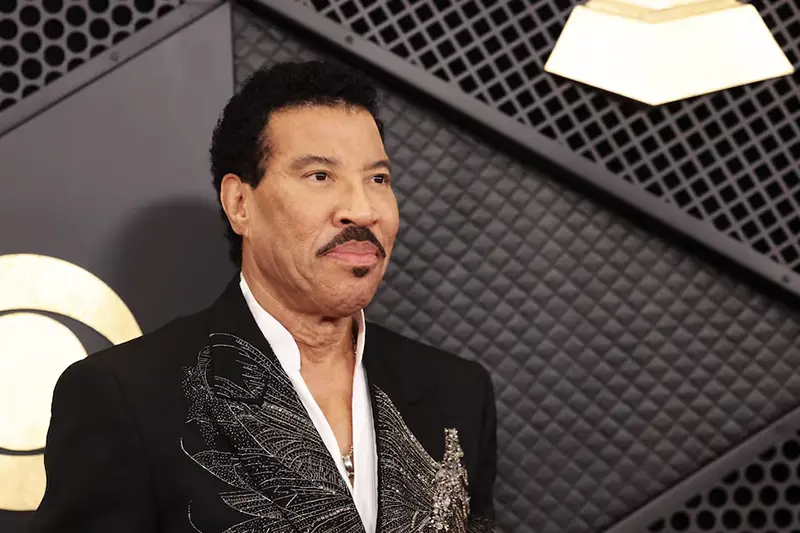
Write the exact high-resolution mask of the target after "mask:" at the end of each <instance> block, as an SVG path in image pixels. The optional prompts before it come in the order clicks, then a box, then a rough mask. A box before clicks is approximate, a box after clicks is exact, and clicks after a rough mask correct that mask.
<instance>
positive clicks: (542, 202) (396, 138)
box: [234, 8, 800, 533]
mask: <svg viewBox="0 0 800 533" xmlns="http://www.w3.org/2000/svg"><path fill="white" fill-rule="evenodd" d="M234 38H235V41H234V53H235V75H236V79H237V81H238V82H241V81H242V80H243V79H244V78H245V77H246V76H247V75H249V74H250V73H251V72H252V71H253V70H254V69H256V68H258V67H260V66H262V65H265V64H268V63H272V62H276V61H284V60H300V59H311V58H314V57H318V56H319V55H321V54H322V52H319V51H315V50H313V49H312V48H310V47H309V45H307V44H304V43H303V42H301V41H298V40H297V39H296V38H294V37H292V35H291V34H290V33H287V32H286V31H285V30H283V29H280V28H279V27H277V26H275V25H273V23H271V22H269V21H267V20H265V19H263V18H260V17H258V16H256V15H254V14H251V13H249V12H248V11H246V10H244V9H242V8H237V9H236V12H235V17H234ZM385 94H386V98H385V103H384V105H383V110H382V116H383V118H384V119H385V121H386V136H387V138H386V142H387V150H388V152H389V154H390V156H391V157H392V159H393V165H394V167H395V168H396V172H395V182H394V183H395V192H396V194H397V196H398V200H399V202H400V206H401V216H402V228H401V233H400V236H399V239H398V243H397V245H396V248H395V251H394V253H393V257H392V266H391V267H390V269H389V271H388V273H387V279H386V281H385V282H384V284H383V286H382V288H381V290H380V291H379V294H378V296H377V298H376V301H375V302H374V304H373V305H372V306H371V307H370V309H369V310H368V316H369V318H370V319H371V320H374V321H377V322H380V323H383V324H385V325H387V326H388V327H390V328H392V329H394V330H396V331H398V332H401V333H404V334H406V335H408V336H410V337H412V338H416V339H420V340H422V341H424V342H427V343H429V344H432V345H436V346H439V347H442V348H444V349H446V350H449V351H451V352H453V353H457V354H460V355H462V356H465V357H469V358H475V359H478V360H479V361H481V362H482V363H483V364H484V365H485V366H486V367H487V368H489V369H491V371H492V374H493V377H494V380H495V385H496V396H497V400H498V412H499V417H500V427H499V450H500V458H499V479H498V483H497V487H496V501H497V507H498V513H499V517H498V519H499V526H500V530H501V531H504V532H507V533H510V532H512V531H513V532H520V533H528V532H531V533H533V532H535V533H550V532H552V533H563V532H564V531H570V532H575V533H583V532H593V531H598V530H600V529H601V528H604V527H607V526H609V525H611V524H612V523H613V522H614V521H615V520H616V519H618V518H620V517H622V516H624V515H626V514H627V513H629V512H630V511H631V510H632V509H634V508H636V507H639V506H640V505H642V504H643V503H645V502H646V501H647V500H649V499H650V498H651V497H652V496H654V495H655V494H657V493H660V492H661V491H663V490H665V489H667V488H669V487H670V486H671V485H673V484H674V483H675V482H676V481H677V480H679V479H680V478H682V477H683V476H685V475H687V474H689V473H691V472H693V471H695V470H696V469H697V468H698V467H699V466H701V465H702V464H703V463H705V462H706V461H708V460H710V459H712V458H715V457H717V456H718V455H719V454H720V453H721V452H722V451H724V450H727V449H729V448H730V447H732V446H734V445H735V444H737V443H739V442H740V441H741V440H742V439H743V438H744V437H745V436H747V435H748V434H750V433H751V432H752V431H754V430H755V429H756V428H759V427H761V426H763V425H764V424H765V423H766V422H767V421H770V420H772V419H774V418H775V417H776V416H778V415H779V414H782V413H784V412H786V411H788V410H789V409H790V408H792V407H794V406H795V405H797V403H798V400H800V373H798V369H800V350H798V347H797V338H798V336H799V335H800V313H797V312H795V311H792V310H790V309H788V308H786V307H784V306H782V305H779V304H777V303H775V302H772V301H770V300H769V299H768V298H766V297H764V296H763V295H761V294H759V293H758V292H756V291H754V290H752V289H751V288H749V287H748V286H746V285H743V284H742V283H740V282H738V281H736V280H735V279H734V278H732V277H730V276H729V275H727V274H726V273H725V272H723V271H720V270H719V269H717V268H713V267H711V266H709V265H708V264H706V263H704V262H702V261H701V260H699V259H697V258H694V257H692V256H689V255H687V253H686V252H685V251H683V250H681V249H679V248H676V247H674V246H672V245H670V244H669V243H667V242H664V241H663V240H661V239H658V238H656V237H654V236H652V235H650V234H648V233H647V232H645V231H644V230H642V229H640V228H638V227H637V226H635V225H634V224H633V223H631V222H630V221H628V220H626V219H624V218H621V217H619V216H617V215H615V214H614V213H612V212H610V211H608V210H607V209H605V208H603V207H602V206H600V205H598V204H596V203H594V202H593V201H591V200H589V199H587V198H585V197H583V196H582V195H580V194H578V193H576V192H574V191H572V190H570V189H568V188H565V187H564V186H562V185H560V184H558V183H557V182H555V181H553V180H551V179H549V178H548V177H546V176H543V175H542V174H540V173H538V172H536V171H535V170H533V169H531V168H529V167H526V166H524V165H522V164H520V163H518V162H516V161H515V160H513V159H512V158H510V157H508V156H506V155H504V154H502V153H498V152H496V151H495V150H493V149H492V148H490V147H489V146H487V145H485V144H484V143H483V142H481V140H479V139H478V138H476V137H475V136H473V135H470V134H468V133H466V132H464V131H462V130H460V129H458V128H456V127H454V126H453V125H452V124H450V123H448V122H447V121H445V120H443V119H441V118H439V117H437V116H436V115H435V113H434V112H433V111H431V110H429V109H424V108H421V107H420V106H418V105H416V104H415V103H413V102H411V101H409V100H407V99H406V98H404V97H403V96H402V95H400V94H397V93H395V92H393V91H392V89H391V88H386V89H385Z"/></svg>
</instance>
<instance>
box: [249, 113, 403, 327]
mask: <svg viewBox="0 0 800 533" xmlns="http://www.w3.org/2000/svg"><path fill="white" fill-rule="evenodd" d="M266 140H267V142H268V146H269V147H268V154H269V155H268V157H267V164H266V169H265V174H264V177H263V179H262V180H261V182H260V183H259V185H258V186H257V187H256V188H255V189H254V190H253V193H252V195H251V202H250V203H251V209H250V211H251V214H250V215H249V216H250V217H251V222H250V223H249V224H248V229H247V231H246V232H245V234H244V235H243V236H244V247H243V252H244V255H245V257H244V258H243V259H244V261H245V262H247V261H248V259H250V260H251V261H252V264H254V265H255V266H256V267H257V268H258V270H259V271H260V273H261V275H262V276H263V277H264V279H265V280H267V282H268V283H269V285H270V287H271V288H272V289H273V290H275V291H277V292H278V293H279V295H280V297H281V298H282V299H284V302H285V303H288V304H289V305H291V306H294V307H299V308H300V310H302V311H303V312H308V313H315V314H316V313H321V314H323V315H325V316H349V315H351V314H353V313H355V312H356V311H358V310H359V309H362V308H364V307H366V305H367V304H368V303H369V302H370V300H371V299H372V297H373V296H374V294H375V291H376V290H377V288H378V285H379V284H380V281H381V279H382V278H383V275H384V273H385V272H386V267H387V265H388V263H389V256H390V254H391V251H392V247H393V245H394V240H395V237H396V236H397V230H398V226H399V213H398V209H397V200H396V199H395V196H394V193H393V192H392V189H391V185H390V183H389V182H390V168H389V161H388V157H387V155H386V152H385V150H384V146H383V141H382V140H381V137H380V133H379V132H378V127H377V125H376V124H375V120H374V119H373V117H372V116H371V115H370V114H369V112H367V111H366V110H363V109H359V108H351V107H345V106H336V107H324V106H307V107H298V108H291V109H286V110H281V111H278V112H275V113H273V114H272V115H271V116H270V120H269V124H268V126H267V130H266ZM248 255H249V256H250V257H249V258H248V257H247V256H248Z"/></svg>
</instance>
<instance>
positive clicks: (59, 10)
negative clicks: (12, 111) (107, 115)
mask: <svg viewBox="0 0 800 533" xmlns="http://www.w3.org/2000/svg"><path fill="white" fill-rule="evenodd" d="M184 2H185V0H84V1H81V2H69V1H67V0H37V1H32V0H28V1H23V0H0V112H2V111H3V110H4V109H7V108H9V107H11V106H12V105H14V104H15V103H17V102H18V101H20V100H21V99H23V98H26V97H28V96H30V95H31V94H33V93H35V92H36V91H38V90H39V89H41V88H42V87H44V86H45V85H48V84H50V83H52V82H54V81H55V80H57V79H59V78H60V77H62V76H63V75H64V74H66V73H67V72H69V71H72V70H74V69H76V68H78V67H79V66H80V65H82V64H84V63H85V62H86V61H88V60H90V59H91V58H93V57H95V56H97V55H98V54H100V53H102V52H104V51H105V50H107V49H108V48H110V47H112V46H114V45H115V44H117V43H119V42H120V41H122V40H123V39H125V38H127V37H128V36H129V35H131V34H132V33H134V32H137V31H139V30H141V29H142V28H144V27H145V26H147V25H148V24H150V23H151V22H152V21H153V20H155V19H157V18H160V17H163V16H164V15H166V14H167V13H169V12H171V11H172V10H174V9H175V8H176V7H178V6H179V5H181V4H183V3H184Z"/></svg>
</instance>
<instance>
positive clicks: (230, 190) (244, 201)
mask: <svg viewBox="0 0 800 533" xmlns="http://www.w3.org/2000/svg"><path fill="white" fill-rule="evenodd" d="M250 192H251V189H250V186H249V185H248V184H247V183H245V182H244V181H242V179H241V178H240V177H239V176H237V175H236V174H225V176H223V177H222V182H221V183H220V188H219V201H220V204H222V209H223V211H225V215H226V216H227V217H228V222H230V225H231V228H233V231H234V232H235V233H236V234H237V235H241V236H244V235H245V234H246V233H247V231H248V229H249V227H250V213H249V209H248V208H249V205H248V204H249V193H250Z"/></svg>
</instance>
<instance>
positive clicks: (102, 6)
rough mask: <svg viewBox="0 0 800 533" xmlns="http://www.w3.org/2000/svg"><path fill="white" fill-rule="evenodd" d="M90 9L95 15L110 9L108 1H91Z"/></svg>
mask: <svg viewBox="0 0 800 533" xmlns="http://www.w3.org/2000/svg"><path fill="white" fill-rule="evenodd" d="M89 9H91V10H92V11H94V12H95V13H105V11H106V10H107V9H108V0H89Z"/></svg>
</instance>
